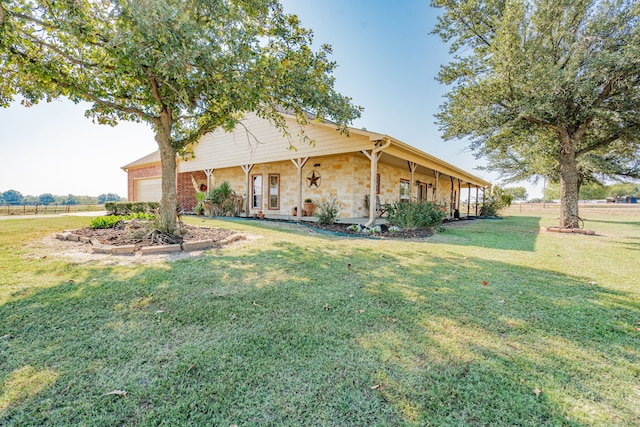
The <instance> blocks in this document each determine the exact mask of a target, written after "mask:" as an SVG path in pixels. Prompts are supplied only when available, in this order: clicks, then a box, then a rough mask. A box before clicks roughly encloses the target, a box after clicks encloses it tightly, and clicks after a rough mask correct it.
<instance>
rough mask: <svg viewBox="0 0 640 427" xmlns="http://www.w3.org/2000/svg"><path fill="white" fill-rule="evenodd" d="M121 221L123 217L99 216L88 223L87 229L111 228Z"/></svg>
mask: <svg viewBox="0 0 640 427" xmlns="http://www.w3.org/2000/svg"><path fill="white" fill-rule="evenodd" d="M122 220H123V217H122V216H120V215H107V216H99V217H97V218H93V219H92V220H91V222H90V223H89V228H92V229H97V228H100V229H102V228H113V227H114V226H115V225H117V224H120V223H121V222H122Z"/></svg>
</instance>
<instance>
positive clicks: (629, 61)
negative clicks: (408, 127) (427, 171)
mask: <svg viewBox="0 0 640 427" xmlns="http://www.w3.org/2000/svg"><path fill="white" fill-rule="evenodd" d="M432 3H433V5H435V6H436V7H439V8H441V9H443V11H442V15H441V16H440V17H439V19H438V24H437V26H436V28H435V31H434V32H435V33H437V34H439V35H440V36H441V37H442V39H443V40H444V41H445V42H447V43H450V46H451V51H452V53H460V54H459V55H456V56H454V60H453V62H451V63H450V64H447V65H444V66H443V67H442V68H441V71H440V73H439V76H438V79H439V80H440V81H441V82H442V83H445V84H449V85H452V89H451V91H450V92H449V93H448V94H447V96H446V98H447V100H446V102H445V103H444V105H443V106H442V109H441V112H440V113H439V114H438V115H437V117H438V122H439V124H440V126H441V128H442V130H443V131H444V136H445V138H446V139H450V138H468V140H469V141H470V142H471V147H472V148H473V149H474V150H475V151H476V153H477V154H478V155H479V156H486V157H487V158H488V161H489V169H492V170H496V171H499V172H501V173H502V174H503V175H504V176H506V177H508V178H509V179H510V180H511V181H513V180H516V179H517V180H521V179H527V178H535V176H536V175H538V176H544V177H547V178H548V179H549V180H551V181H557V182H560V183H561V186H562V187H563V188H564V190H563V197H564V200H563V202H564V203H563V204H562V206H563V211H562V212H561V218H560V222H561V224H567V223H569V224H575V223H576V221H577V216H578V215H577V214H578V205H577V202H578V187H579V186H580V184H582V183H586V182H588V181H591V180H596V179H597V178H598V177H599V176H615V177H620V176H634V175H638V174H639V173H640V162H639V161H638V158H640V156H639V152H640V126H639V125H638V120H637V111H638V108H639V107H640V80H639V79H638V75H640V62H639V61H638V60H637V58H638V46H640V25H639V24H638V16H639V15H640V2H637V1H635V2H634V1H617V0H603V1H601V0H585V1H569V0H566V1H565V0H563V1H557V2H537V1H534V0H523V1H509V2H504V1H497V0H485V1H475V0H462V1H453V2H452V1H448V0H433V2H432Z"/></svg>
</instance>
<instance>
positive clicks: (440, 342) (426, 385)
mask: <svg viewBox="0 0 640 427" xmlns="http://www.w3.org/2000/svg"><path fill="white" fill-rule="evenodd" d="M485 269H490V270H491V271H499V272H501V273H500V274H497V275H494V276H493V277H492V280H491V283H487V284H483V280H484V275H483V272H484V271H485ZM84 271H86V273H87V274H86V276H85V278H84V279H82V280H77V281H75V282H69V281H68V280H61V281H60V283H58V284H56V285H55V286H52V287H49V288H46V289H38V290H35V291H33V292H26V293H25V294H24V295H16V296H15V298H13V299H12V300H10V301H9V302H8V303H7V304H5V305H4V306H2V307H0V324H2V325H3V328H5V329H4V331H6V333H10V334H11V335H12V336H13V338H12V339H11V340H8V341H2V342H0V349H1V352H0V357H2V362H3V363H2V364H1V365H0V366H2V368H0V384H3V385H4V384H7V379H8V378H11V377H12V376H11V375H12V373H13V372H16V371H19V370H20V369H22V368H23V367H24V366H33V367H36V368H34V369H37V367H47V369H51V370H53V371H55V372H56V373H57V377H56V380H55V382H54V383H53V384H51V385H49V386H48V387H46V388H43V389H42V390H39V392H38V394H37V395H34V396H30V397H29V398H28V399H25V400H23V401H20V402H15V403H14V404H13V405H11V406H9V407H8V408H7V409H5V410H4V411H2V412H0V422H2V423H6V424H7V425H12V424H15V425H20V424H31V425H68V424H83V425H94V424H105V425H106V424H108V425H116V424H128V425H136V424H162V423H165V424H171V425H186V424H192V425H194V424H197V425H230V424H238V425H243V424H247V425H490V424H491V425H542V424H548V425H581V424H606V421H607V420H605V419H604V417H606V416H610V417H612V418H611V419H610V420H609V421H612V422H611V424H616V423H618V424H621V425H622V424H625V421H629V422H627V423H626V424H630V423H632V422H633V421H634V420H637V419H638V418H637V417H638V416H639V413H638V408H637V407H633V405H632V404H631V403H630V402H629V401H628V400H627V399H625V394H624V391H623V390H625V389H627V390H633V387H637V384H634V382H635V381H637V378H638V374H640V371H638V370H637V366H638V361H639V353H638V350H637V346H635V345H634V344H635V343H637V333H634V332H633V330H632V328H631V327H630V326H629V325H632V324H633V322H634V321H637V319H638V318H639V317H640V303H639V302H638V301H636V300H634V299H633V296H630V295H627V294H625V293H621V292H614V291H611V290H608V289H605V288H603V287H600V286H596V285H590V284H588V283H585V281H584V280H582V279H581V278H580V277H577V276H575V277H574V276H567V275H563V274H558V273H554V272H550V271H547V270H544V269H541V268H524V267H518V266H513V265H510V264H508V263H502V262H497V261H487V260H484V259H479V258H467V259H465V260H464V262H463V260H462V259H457V258H455V257H444V256H432V257H430V258H429V259H428V260H427V261H425V260H424V259H421V260H416V259H413V258H410V257H408V258H407V259H405V257H404V256H403V255H394V254H391V255H389V254H386V255H385V256H384V258H381V255H380V251H379V248H378V247H377V246H372V247H369V246H364V245H363V246H358V247H352V246H349V245H342V244H340V242H336V243H335V244H332V245H325V246H323V247H307V246H303V245H300V244H297V243H294V242H291V241H282V240H280V241H274V243H273V245H272V246H271V249H269V250H247V251H245V252H244V254H243V255H242V256H238V255H236V254H235V253H233V252H226V251H222V252H211V253H210V254H209V255H208V256H204V257H201V258H197V259H189V260H181V261H177V262H173V263H167V264H160V265H153V266H149V267H147V268H139V269H133V268H111V267H109V268H107V267H91V268H89V267H87V269H86V270H84ZM4 331H3V332H4ZM634 334H636V335H634ZM112 390H124V391H126V392H127V396H126V398H123V397H120V396H114V395H105V394H106V393H108V392H110V391H112ZM536 390H537V391H538V392H537V393H536ZM2 392H3V393H4V392H6V390H2Z"/></svg>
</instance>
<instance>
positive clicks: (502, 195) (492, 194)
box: [480, 186, 513, 216]
mask: <svg viewBox="0 0 640 427" xmlns="http://www.w3.org/2000/svg"><path fill="white" fill-rule="evenodd" d="M512 201H513V196H512V195H511V194H508V193H506V192H505V191H504V190H503V189H501V188H500V187H498V186H493V187H492V188H491V190H489V191H487V193H486V194H485V199H484V203H483V204H482V206H481V207H480V216H496V215H497V214H498V211H500V209H504V208H506V207H509V206H511V202H512Z"/></svg>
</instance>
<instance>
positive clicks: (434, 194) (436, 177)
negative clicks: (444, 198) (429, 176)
mask: <svg viewBox="0 0 640 427" xmlns="http://www.w3.org/2000/svg"><path fill="white" fill-rule="evenodd" d="M433 176H434V177H435V179H436V180H435V182H434V184H433V195H432V196H431V199H432V201H433V203H435V202H437V200H436V199H437V197H438V179H439V178H440V172H438V171H435V170H434V171H433Z"/></svg>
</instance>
